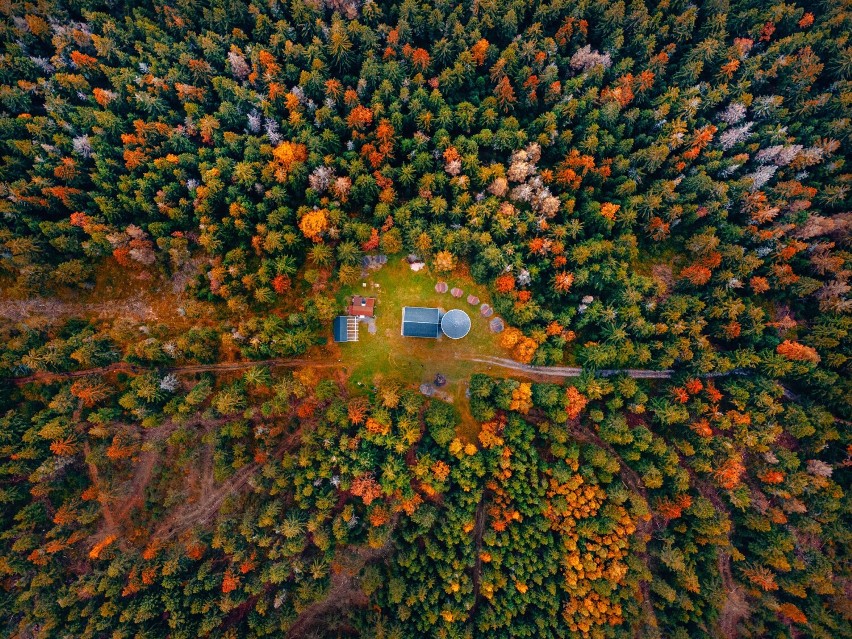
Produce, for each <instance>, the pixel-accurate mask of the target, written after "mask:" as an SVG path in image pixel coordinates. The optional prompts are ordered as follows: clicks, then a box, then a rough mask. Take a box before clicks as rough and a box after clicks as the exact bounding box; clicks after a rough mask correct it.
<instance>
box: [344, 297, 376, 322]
mask: <svg viewBox="0 0 852 639" xmlns="http://www.w3.org/2000/svg"><path fill="white" fill-rule="evenodd" d="M375 308H376V298H375V297H363V296H361V295H353V296H352V299H351V300H349V306H348V307H347V308H346V313H347V314H348V315H354V316H355V317H373V315H374V313H375Z"/></svg>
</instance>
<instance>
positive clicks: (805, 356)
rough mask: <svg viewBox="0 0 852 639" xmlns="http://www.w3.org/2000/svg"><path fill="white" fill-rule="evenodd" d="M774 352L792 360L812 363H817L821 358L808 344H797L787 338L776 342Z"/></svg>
mask: <svg viewBox="0 0 852 639" xmlns="http://www.w3.org/2000/svg"><path fill="white" fill-rule="evenodd" d="M775 352H776V353H778V354H779V355H781V356H782V357H786V358H787V359H789V360H792V361H794V362H812V363H814V364H818V363H819V361H820V359H821V358H820V356H819V353H817V352H816V349H814V348H811V347H810V346H805V345H804V344H799V343H798V342H793V341H790V340H789V339H787V340H784V341H783V342H782V343H781V344H778V346H777V347H776V348H775Z"/></svg>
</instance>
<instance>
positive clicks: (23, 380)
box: [7, 357, 338, 386]
mask: <svg viewBox="0 0 852 639" xmlns="http://www.w3.org/2000/svg"><path fill="white" fill-rule="evenodd" d="M337 365H338V364H337V362H321V361H313V360H308V359H291V358H287V357H276V358H274V359H262V360H244V361H238V362H220V363H218V364H194V365H189V366H171V367H166V368H158V367H156V366H151V367H147V366H137V365H135V364H129V363H127V362H116V363H115V364H110V365H109V366H100V367H98V368H87V369H84V370H79V371H68V372H58V373H53V372H50V371H41V372H38V373H33V374H32V375H27V376H26V377H13V378H11V381H12V383H14V384H15V385H17V386H21V385H23V384H30V383H32V382H52V381H57V380H62V379H76V378H79V377H88V376H89V375H106V374H109V373H127V374H129V375H141V374H144V373H148V372H150V371H154V370H160V371H163V372H166V373H178V374H191V373H207V372H223V371H239V370H245V369H248V368H254V367H255V366H268V367H269V368H281V367H288V368H293V367H299V366H311V367H314V368H332V367H335V366H337ZM7 379H8V378H7Z"/></svg>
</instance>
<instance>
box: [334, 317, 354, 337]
mask: <svg viewBox="0 0 852 639" xmlns="http://www.w3.org/2000/svg"><path fill="white" fill-rule="evenodd" d="M333 328H334V341H335V342H357V341H358V318H357V317H353V316H352V315H338V316H337V317H335V318H334V323H333Z"/></svg>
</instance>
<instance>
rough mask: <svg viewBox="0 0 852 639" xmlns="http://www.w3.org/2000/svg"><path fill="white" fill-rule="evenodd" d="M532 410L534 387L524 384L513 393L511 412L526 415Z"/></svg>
mask: <svg viewBox="0 0 852 639" xmlns="http://www.w3.org/2000/svg"><path fill="white" fill-rule="evenodd" d="M530 408H532V387H531V386H530V385H529V384H527V383H523V384H521V385H519V386H518V387H517V388H516V389H514V390H513V391H512V400H511V401H510V402H509V410H516V411H518V412H519V413H521V414H523V415H526V414H527V413H528V412H529V411H530Z"/></svg>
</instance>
